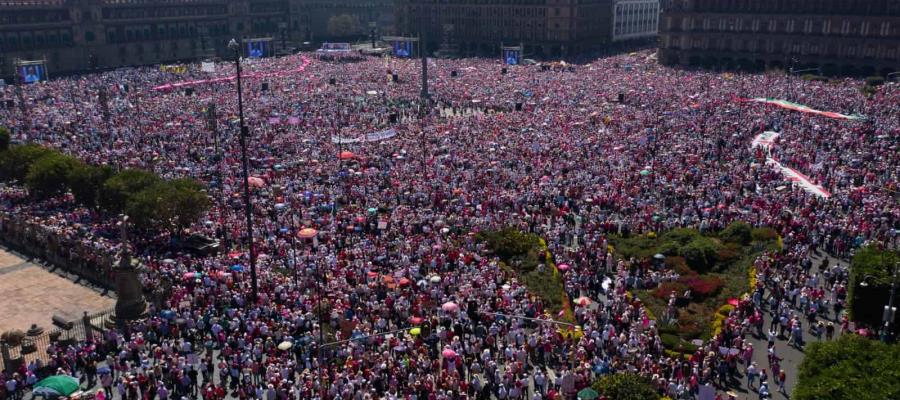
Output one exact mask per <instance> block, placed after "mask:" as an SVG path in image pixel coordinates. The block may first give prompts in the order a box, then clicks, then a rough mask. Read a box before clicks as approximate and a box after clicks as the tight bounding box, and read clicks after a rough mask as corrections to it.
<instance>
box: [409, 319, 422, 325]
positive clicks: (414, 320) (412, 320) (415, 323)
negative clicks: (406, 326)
mask: <svg viewBox="0 0 900 400" xmlns="http://www.w3.org/2000/svg"><path fill="white" fill-rule="evenodd" d="M422 321H423V319H422V317H409V323H411V324H413V325H419V324H421V323H422Z"/></svg>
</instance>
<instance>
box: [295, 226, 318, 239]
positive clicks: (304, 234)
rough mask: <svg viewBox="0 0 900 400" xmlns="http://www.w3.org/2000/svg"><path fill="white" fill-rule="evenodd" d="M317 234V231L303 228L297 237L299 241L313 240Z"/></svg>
mask: <svg viewBox="0 0 900 400" xmlns="http://www.w3.org/2000/svg"><path fill="white" fill-rule="evenodd" d="M318 233H319V231H317V230H315V229H313V228H303V229H301V230H300V232H299V233H298V234H297V236H299V237H300V238H301V239H311V238H314V237H315V236H316V235H317V234H318Z"/></svg>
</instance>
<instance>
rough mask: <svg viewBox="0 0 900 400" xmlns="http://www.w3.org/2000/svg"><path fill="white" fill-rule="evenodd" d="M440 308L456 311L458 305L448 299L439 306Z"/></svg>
mask: <svg viewBox="0 0 900 400" xmlns="http://www.w3.org/2000/svg"><path fill="white" fill-rule="evenodd" d="M441 310H444V311H446V312H456V310H459V306H458V305H456V303H454V302H452V301H448V302H446V303H444V305H442V306H441Z"/></svg>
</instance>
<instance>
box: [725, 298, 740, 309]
mask: <svg viewBox="0 0 900 400" xmlns="http://www.w3.org/2000/svg"><path fill="white" fill-rule="evenodd" d="M728 304H730V305H732V306H735V307H737V306H738V304H740V300H738V299H737V298H734V297H732V298H730V299H728Z"/></svg>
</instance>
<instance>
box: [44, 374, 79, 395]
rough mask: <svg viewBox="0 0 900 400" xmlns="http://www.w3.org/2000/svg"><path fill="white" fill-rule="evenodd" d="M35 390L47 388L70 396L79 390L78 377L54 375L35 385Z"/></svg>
mask: <svg viewBox="0 0 900 400" xmlns="http://www.w3.org/2000/svg"><path fill="white" fill-rule="evenodd" d="M34 388H35V390H37V389H38V388H47V389H50V390H52V391H54V392H56V393H59V394H60V395H62V396H68V395H70V394H72V393H75V392H76V391H78V389H79V387H78V379H76V378H74V377H71V376H68V375H54V376H51V377H47V378H44V379H43V380H41V381H40V382H38V383H36V384H35V385H34Z"/></svg>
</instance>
